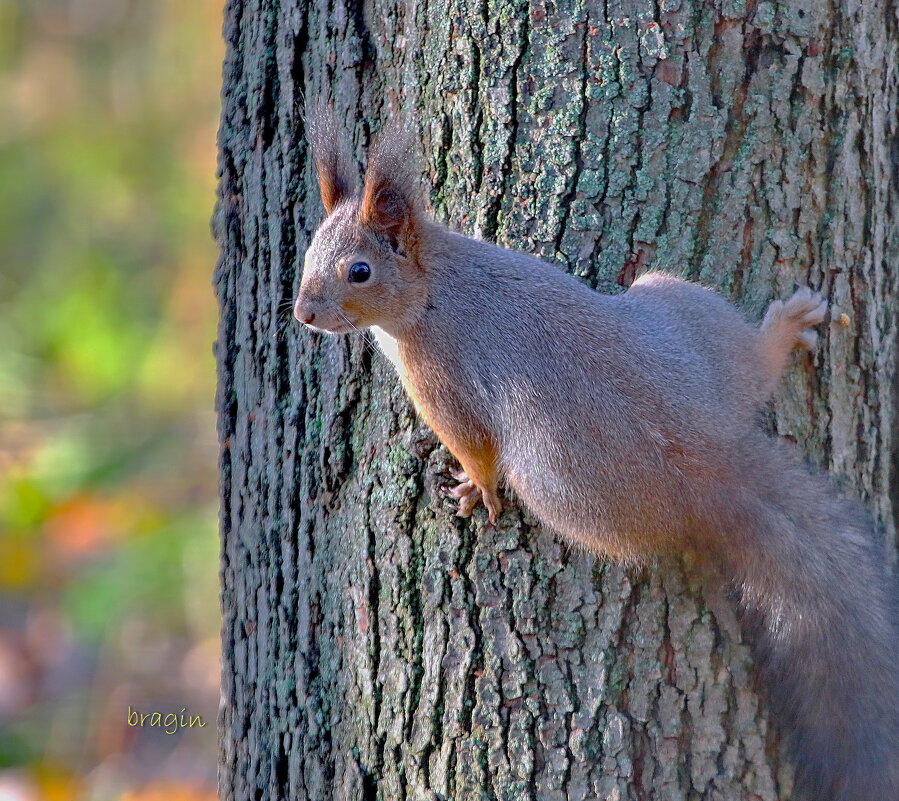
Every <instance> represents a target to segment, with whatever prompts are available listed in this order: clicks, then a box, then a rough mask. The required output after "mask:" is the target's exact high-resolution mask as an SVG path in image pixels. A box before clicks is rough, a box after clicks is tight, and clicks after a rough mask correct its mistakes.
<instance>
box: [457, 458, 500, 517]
mask: <svg viewBox="0 0 899 801" xmlns="http://www.w3.org/2000/svg"><path fill="white" fill-rule="evenodd" d="M453 478H455V479H456V481H458V482H459V484H458V486H456V487H454V488H453V489H451V490H450V491H449V493H448V494H449V495H450V496H451V497H453V498H457V499H458V500H459V508H458V510H457V511H456V514H457V515H458V516H459V517H471V513H472V512H473V511H474V508H475V507H476V506H477V505H478V503H479V502H481V501H483V503H484V506H486V507H487V517H488V518H489V519H490V522H491V523H496V518H497V517H498V516H499V514H500V512H502V510H503V506H502V503H500V500H499V496H498V495H497V494H496V493H495V492H489V491H486V490H483V489H482V488H481V487H479V486H478V485H477V484H475V483H474V481H473V480H472V479H470V478H469V477H468V474H467V473H466V472H464V471H460V472H458V473H453Z"/></svg>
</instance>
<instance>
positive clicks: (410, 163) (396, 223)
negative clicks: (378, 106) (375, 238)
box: [359, 122, 422, 241]
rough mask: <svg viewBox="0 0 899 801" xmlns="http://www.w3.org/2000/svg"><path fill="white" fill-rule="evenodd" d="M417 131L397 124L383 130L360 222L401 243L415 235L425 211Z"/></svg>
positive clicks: (373, 150)
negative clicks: (420, 214) (414, 232)
mask: <svg viewBox="0 0 899 801" xmlns="http://www.w3.org/2000/svg"><path fill="white" fill-rule="evenodd" d="M415 134H416V131H415V130H414V128H413V127H412V125H410V124H409V123H402V122H400V123H393V124H391V125H389V126H387V127H386V128H385V129H384V130H382V131H381V133H380V135H379V136H378V139H377V141H376V143H375V144H374V145H373V146H372V148H371V150H370V151H369V155H368V168H367V169H366V171H365V183H364V185H363V189H362V205H361V207H360V209H359V219H360V220H361V221H362V222H363V223H365V224H366V225H370V226H371V227H372V228H376V229H380V230H382V231H384V232H386V233H387V234H388V235H390V236H391V237H392V238H393V239H394V240H396V241H400V240H402V239H404V238H406V237H408V236H409V235H410V234H411V233H412V228H413V227H414V223H415V220H416V217H417V216H418V213H419V212H420V210H421V208H422V197H421V189H420V184H419V179H420V174H419V167H418V165H419V161H418V158H417V153H416V146H415Z"/></svg>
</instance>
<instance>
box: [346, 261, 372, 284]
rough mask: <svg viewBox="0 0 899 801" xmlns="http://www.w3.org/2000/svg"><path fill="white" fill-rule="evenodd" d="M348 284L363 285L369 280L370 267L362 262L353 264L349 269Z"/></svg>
mask: <svg viewBox="0 0 899 801" xmlns="http://www.w3.org/2000/svg"><path fill="white" fill-rule="evenodd" d="M349 277H350V283H352V284H364V283H365V282H366V281H367V280H368V279H369V278H371V267H369V266H368V264H367V263H366V262H364V261H357V262H354V263H353V265H352V266H351V267H350V276H349Z"/></svg>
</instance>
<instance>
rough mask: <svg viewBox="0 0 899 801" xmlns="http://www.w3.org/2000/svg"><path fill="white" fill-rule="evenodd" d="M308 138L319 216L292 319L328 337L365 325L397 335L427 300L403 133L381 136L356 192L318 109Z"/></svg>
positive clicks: (349, 166)
mask: <svg viewBox="0 0 899 801" xmlns="http://www.w3.org/2000/svg"><path fill="white" fill-rule="evenodd" d="M309 132H310V134H311V137H310V138H311V141H312V148H313V154H314V157H315V166H316V168H317V170H318V185H319V189H320V190H321V198H322V203H323V205H324V207H325V211H326V212H327V217H326V218H325V220H324V221H323V222H322V224H321V225H320V226H319V227H318V230H317V231H316V232H315V235H314V236H313V238H312V242H311V243H310V245H309V248H308V250H307V251H306V256H305V261H304V264H303V280H302V282H301V284H300V291H299V294H298V295H297V299H296V303H295V305H294V317H296V318H297V320H299V321H300V322H301V323H304V324H305V325H308V326H309V327H311V328H314V329H316V330H319V331H327V332H329V333H334V334H345V333H349V332H350V331H353V330H356V329H363V328H367V327H368V326H373V325H376V326H380V327H382V328H384V329H385V330H387V331H388V332H390V333H393V334H396V333H399V332H400V331H401V330H402V329H403V328H404V327H406V326H408V325H409V324H411V323H412V322H414V320H415V319H416V318H417V316H418V315H419V314H420V313H421V311H422V310H423V309H424V307H425V304H426V302H427V300H426V298H427V283H426V280H425V274H424V271H423V269H422V267H421V264H420V262H419V245H420V240H421V235H422V233H423V231H422V226H423V223H424V214H423V211H422V209H423V206H422V202H421V199H420V196H419V193H418V191H417V183H418V175H417V172H416V171H415V160H414V159H413V158H411V155H412V152H411V151H412V149H411V147H410V146H409V145H410V139H409V134H408V132H407V131H406V130H401V129H398V128H392V129H391V128H388V129H387V131H386V132H385V133H384V134H382V136H381V138H380V140H379V141H378V143H377V144H376V145H375V146H374V147H373V148H371V150H370V152H369V158H368V167H367V169H366V172H365V179H364V181H363V182H362V187H361V189H360V188H358V181H357V172H356V169H355V167H354V163H353V159H352V156H351V155H350V148H349V144H348V143H347V141H346V140H345V138H344V136H343V131H342V130H341V129H340V127H339V126H338V125H337V123H336V122H335V120H334V118H333V116H331V115H330V114H329V113H327V112H325V111H324V110H322V109H320V110H319V111H318V112H317V113H316V114H315V115H314V116H311V117H310V120H309Z"/></svg>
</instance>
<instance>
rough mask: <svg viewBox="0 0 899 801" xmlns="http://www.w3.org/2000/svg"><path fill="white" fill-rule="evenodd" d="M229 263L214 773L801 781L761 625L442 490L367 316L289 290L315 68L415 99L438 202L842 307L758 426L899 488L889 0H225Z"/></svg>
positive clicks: (700, 275) (535, 232) (476, 795)
mask: <svg viewBox="0 0 899 801" xmlns="http://www.w3.org/2000/svg"><path fill="white" fill-rule="evenodd" d="M225 38H226V40H227V44H228V53H227V57H226V61H225V67H224V94H223V104H224V108H223V114H222V126H221V134H220V146H221V157H220V169H221V189H220V202H219V207H218V211H217V215H216V225H215V227H216V233H217V237H218V240H219V243H220V245H221V249H222V257H221V261H220V263H219V265H218V269H217V273H216V287H217V291H218V295H219V299H220V302H221V328H220V334H219V341H218V344H217V354H218V362H219V395H218V410H219V427H220V438H221V446H222V451H221V470H222V479H221V480H222V485H221V486H222V539H223V546H222V547H223V550H222V581H223V590H222V606H223V614H224V624H223V649H224V654H223V658H224V666H223V679H224V706H223V712H222V720H221V723H222V729H221V761H222V764H221V791H222V798H223V799H225V801H232V799H233V800H234V801H249V800H250V799H253V800H259V801H263V800H265V801H268V800H269V799H271V800H272V801H274V799H312V800H313V801H327V800H328V799H332V798H333V799H348V800H355V799H361V800H362V801H374V800H375V799H383V800H384V801H394V799H410V801H417V800H418V799H429V800H436V799H447V800H449V799H452V801H470V800H471V799H478V800H479V801H480V800H481V799H483V800H484V801H487V800H488V799H489V800H491V801H493V800H496V801H506V800H508V801H512V799H516V801H517V800H519V799H539V800H540V801H555V800H556V799H558V800H559V801H562V799H568V800H570V801H580V800H581V799H665V800H666V801H673V800H674V799H724V800H726V801H737V799H741V800H742V799H764V800H765V801H768V800H769V799H776V798H789V797H790V770H789V767H788V765H786V762H785V761H784V760H783V759H781V757H780V756H779V754H780V749H779V747H778V741H777V737H776V734H775V732H774V731H773V730H772V729H771V728H770V727H769V725H768V722H767V718H766V713H765V705H764V702H763V701H761V700H760V697H759V695H758V694H757V693H756V692H755V690H754V689H753V681H752V675H753V674H752V669H751V663H750V660H749V656H748V650H747V648H746V646H745V645H744V644H743V643H742V641H741V638H740V635H739V631H738V630H737V629H736V628H735V626H734V623H733V619H732V617H730V615H729V613H728V611H727V608H726V606H725V605H724V604H721V603H720V602H719V601H717V600H715V598H714V597H711V596H705V595H704V594H703V592H702V588H700V587H698V586H695V581H694V580H693V579H691V577H690V572H689V570H686V571H681V570H680V569H678V568H671V567H663V566H653V565H650V566H648V567H647V568H646V569H645V570H643V571H635V570H633V569H624V568H622V567H620V566H617V565H615V564H610V563H607V562H605V561H603V560H595V559H594V558H592V557H590V556H588V555H586V554H584V553H581V552H579V551H577V550H573V549H571V548H569V547H568V546H566V545H565V544H564V543H563V542H561V541H560V540H559V539H558V538H557V537H555V536H554V535H553V534H552V533H549V532H547V531H544V530H541V528H540V527H539V525H537V524H536V521H535V520H534V519H533V518H532V517H531V516H530V515H529V514H528V512H527V511H526V510H524V509H518V510H517V514H516V515H515V516H513V517H514V520H515V522H514V524H513V525H510V526H506V527H503V528H501V529H499V530H492V529H489V528H486V527H485V526H484V522H485V520H484V517H483V514H482V513H481V512H479V513H477V515H476V517H475V518H474V519H473V520H472V521H462V520H460V519H457V518H455V517H454V516H453V506H452V504H451V503H450V502H449V500H447V499H445V498H444V497H443V495H442V492H441V487H442V486H443V484H444V483H445V482H446V481H447V477H446V471H447V468H448V466H449V465H450V457H449V456H448V454H447V452H446V451H445V450H444V449H443V448H442V447H439V446H438V445H437V442H436V439H435V438H434V436H433V435H432V434H431V433H430V432H429V431H428V430H427V429H426V428H425V427H424V425H423V424H422V423H421V422H420V421H418V420H417V419H416V417H415V414H414V412H413V410H412V408H411V406H410V403H409V401H408V400H407V399H406V397H405V396H404V394H403V391H402V390H401V388H400V387H399V384H398V382H397V379H396V377H395V375H394V372H393V370H392V368H391V367H390V365H389V364H388V362H387V360H386V359H385V358H384V357H383V356H382V355H381V354H380V353H379V352H377V351H376V350H375V349H374V348H372V347H371V345H370V344H368V343H367V342H366V341H365V340H364V339H363V338H361V337H358V336H354V337H347V338H338V337H321V336H318V335H315V334H311V333H309V332H307V331H304V330H300V328H299V326H298V325H297V324H296V323H294V322H293V321H292V319H291V316H290V302H291V300H292V298H293V296H294V294H295V292H296V289H297V287H298V284H299V279H300V272H301V269H302V257H303V251H304V249H305V247H306V245H307V243H308V241H309V239H310V236H311V233H312V231H313V230H314V229H315V227H316V225H317V223H318V221H319V219H320V217H321V214H322V212H321V206H320V202H319V198H318V193H317V189H316V185H315V181H314V178H313V174H312V168H311V164H310V159H309V152H308V149H307V146H306V143H305V141H304V130H303V121H302V118H301V113H300V112H301V107H302V102H303V95H304V93H305V95H306V96H310V97H318V96H319V95H321V94H322V93H324V92H326V91H327V92H330V93H332V94H333V96H334V97H335V98H336V105H337V109H338V111H339V112H340V113H342V114H345V115H346V118H347V120H348V126H349V127H350V128H351V129H352V130H353V131H354V135H355V147H356V148H357V155H358V156H359V157H360V159H361V158H362V157H363V154H364V151H365V146H366V145H367V144H368V141H369V137H370V133H371V131H372V130H376V129H377V127H378V126H380V125H381V124H383V122H384V121H385V120H386V119H388V118H389V117H391V116H393V115H395V114H397V113H398V112H399V111H400V110H401V109H402V110H405V111H406V112H407V113H412V114H414V115H415V118H416V120H417V123H418V126H419V130H420V133H421V141H422V144H423V147H422V150H423V152H424V154H425V163H424V164H423V165H422V172H423V180H424V182H425V185H426V186H427V187H429V188H430V200H431V203H432V206H433V209H434V213H435V216H436V218H437V219H439V220H440V221H443V222H445V223H447V224H449V225H450V226H453V227H456V228H457V229H459V230H461V231H463V232H464V233H467V234H470V235H479V236H482V237H484V238H488V239H491V240H495V241H498V242H499V243H500V244H502V245H504V246H507V247H512V248H516V249H519V250H523V251H526V252H529V253H536V254H539V255H540V256H542V257H543V258H546V259H548V260H551V261H554V262H555V263H557V264H558V265H559V269H565V270H569V271H571V272H574V273H575V274H576V275H578V276H579V277H581V278H582V279H583V280H584V281H586V282H588V283H589V284H591V285H592V286H595V287H597V288H598V289H600V290H602V291H606V292H617V291H621V290H622V285H626V284H627V283H628V281H629V280H630V278H631V277H632V276H633V274H634V273H635V272H636V271H637V270H640V269H642V268H643V267H644V266H651V267H654V268H658V269H660V270H664V271H668V272H671V273H674V274H677V275H681V276H686V277H689V278H692V279H696V280H699V281H701V282H703V283H705V284H706V285H709V286H712V287H714V288H716V289H718V290H719V291H721V292H722V293H723V294H724V295H725V296H727V297H729V298H731V299H733V300H734V301H735V302H738V303H739V304H740V305H741V306H742V307H743V308H744V309H745V310H746V313H747V314H748V315H749V316H751V317H753V318H758V317H759V316H760V314H761V312H762V310H763V308H764V306H765V304H766V303H767V302H768V301H769V300H771V299H772V298H773V297H785V296H786V295H787V294H788V293H789V292H790V291H791V290H792V287H793V283H794V282H799V283H803V284H805V283H808V284H810V285H812V286H814V287H816V288H820V289H821V290H822V292H823V293H824V294H825V295H826V296H827V297H828V298H829V299H830V300H831V302H832V303H833V304H834V305H835V307H836V309H837V311H836V314H837V315H839V314H844V315H845V317H843V319H842V322H843V324H839V323H835V324H832V325H830V326H829V327H828V328H826V329H822V334H821V340H820V347H819V350H818V353H817V355H816V356H815V357H814V358H807V359H805V360H800V364H799V365H798V366H797V367H795V368H794V369H793V370H792V371H791V372H790V374H789V378H788V380H787V381H786V383H785V386H784V387H783V388H782V390H781V391H780V392H779V394H778V398H777V400H776V402H775V404H774V412H773V413H772V415H771V423H772V426H773V428H774V429H775V430H776V431H777V432H778V433H780V434H781V435H783V436H788V437H791V438H794V439H795V440H796V441H797V443H798V447H800V448H801V449H802V450H803V451H804V452H805V453H806V454H807V455H808V457H809V458H810V460H811V461H812V463H814V464H815V465H817V466H819V467H821V468H824V469H828V470H830V471H832V472H834V473H835V474H837V475H838V476H840V477H842V478H843V479H845V486H846V491H847V492H849V493H851V494H856V495H862V496H864V497H865V498H866V499H867V500H868V502H869V505H870V507H871V508H872V509H873V511H874V513H875V515H876V517H877V519H878V521H879V524H880V526H881V529H882V530H883V531H885V532H886V537H887V540H888V542H889V546H888V553H889V558H890V559H892V560H895V553H896V547H895V546H896V513H897V508H896V505H897V489H899V402H897V399H899V396H897V393H896V372H897V363H899V346H897V329H899V323H897V316H899V302H897V298H899V286H897V284H899V274H897V270H896V265H897V263H899V227H897V226H899V223H897V220H899V168H897V162H899V145H897V142H899V122H897V120H899V66H897V65H899V20H897V10H896V6H895V4H893V3H892V2H890V0H870V2H869V0H865V2H864V3H862V2H861V0H834V2H832V3H820V2H816V0H788V2H778V3H774V2H757V0H746V2H745V3H743V2H734V1H733V0H714V2H712V0H656V2H652V3H650V2H636V0H595V1H594V0H560V2H557V3H555V4H554V3H545V2H543V1H542V0H528V2H525V1H524V0H484V2H481V3H476V4H474V3H473V4H469V3H468V2H466V0H446V1H445V2H440V3H435V2H428V0H421V1H420V2H415V1H414V0H412V1H411V2H408V3H405V2H396V0H368V2H366V3H365V4H362V5H356V4H352V2H351V0H350V4H349V5H348V4H346V0H330V1H329V2H320V3H319V2H316V0H230V2H229V3H228V5H227V9H226V21H225Z"/></svg>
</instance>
